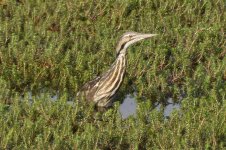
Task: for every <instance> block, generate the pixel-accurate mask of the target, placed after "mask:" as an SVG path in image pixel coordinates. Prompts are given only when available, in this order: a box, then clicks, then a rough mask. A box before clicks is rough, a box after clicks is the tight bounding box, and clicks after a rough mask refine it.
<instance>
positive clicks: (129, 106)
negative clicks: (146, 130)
mask: <svg viewBox="0 0 226 150" xmlns="http://www.w3.org/2000/svg"><path fill="white" fill-rule="evenodd" d="M28 98H29V102H30V104H31V105H32V103H33V100H32V93H31V92H29V93H28ZM22 99H23V98H22ZM50 99H51V101H54V102H55V101H57V100H58V99H59V95H58V94H56V95H53V96H50ZM167 103H168V104H167V105H166V106H164V107H163V110H164V112H163V115H164V117H165V118H167V117H169V116H170V114H171V113H172V111H173V110H175V109H176V110H179V109H180V104H179V103H174V102H173V99H172V98H168V99H167ZM67 104H69V105H74V104H75V103H74V102H73V101H67ZM161 107H162V104H156V107H155V109H157V110H158V111H160V110H161ZM136 108H137V102H136V95H135V94H128V95H126V97H125V99H124V100H123V103H122V104H120V106H119V111H120V113H121V117H122V119H126V118H128V117H130V116H134V117H136Z"/></svg>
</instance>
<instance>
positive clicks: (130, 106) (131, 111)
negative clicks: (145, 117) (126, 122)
mask: <svg viewBox="0 0 226 150" xmlns="http://www.w3.org/2000/svg"><path fill="white" fill-rule="evenodd" d="M167 102H168V105H166V106H165V107H164V114H163V115H164V117H165V118H167V117H169V116H170V114H171V112H172V111H173V110H174V109H176V110H179V109H180V104H178V103H173V99H172V98H168V100H167ZM136 107H137V103H136V99H135V97H134V96H132V95H131V94H128V95H127V96H126V98H125V99H124V101H123V103H122V104H121V105H120V107H119V110H120V113H121V115H122V118H123V119H125V118H128V117H129V116H132V115H136ZM160 108H161V104H158V105H157V106H156V108H155V109H157V110H158V111H160Z"/></svg>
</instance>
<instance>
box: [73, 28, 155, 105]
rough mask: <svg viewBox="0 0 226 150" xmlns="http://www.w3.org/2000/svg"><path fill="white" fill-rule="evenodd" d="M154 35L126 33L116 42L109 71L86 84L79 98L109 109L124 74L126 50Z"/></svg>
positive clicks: (79, 93)
mask: <svg viewBox="0 0 226 150" xmlns="http://www.w3.org/2000/svg"><path fill="white" fill-rule="evenodd" d="M155 35H156V34H143V33H136V32H126V33H125V34H123V35H122V37H121V38H120V40H119V41H118V45H117V47H116V53H117V58H116V60H115V62H114V63H113V64H112V65H111V67H110V69H109V70H108V71H107V72H105V73H103V74H102V75H101V76H98V77H96V78H95V79H94V80H91V81H89V82H87V83H86V84H85V85H84V86H83V87H82V88H81V89H80V91H79V92H78V94H77V96H78V97H79V98H81V97H83V98H84V99H86V100H87V101H93V102H94V103H95V105H96V106H98V107H105V108H106V107H109V106H111V105H112V103H113V96H114V95H115V94H116V92H117V91H118V89H119V87H120V85H121V83H122V81H123V77H124V74H125V69H126V53H127V48H128V47H129V46H130V45H132V44H134V43H136V42H138V41H141V40H143V39H147V38H150V37H153V36H155Z"/></svg>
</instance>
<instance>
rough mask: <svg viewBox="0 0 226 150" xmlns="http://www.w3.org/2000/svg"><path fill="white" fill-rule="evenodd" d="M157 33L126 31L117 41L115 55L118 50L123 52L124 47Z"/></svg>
mask: <svg viewBox="0 0 226 150" xmlns="http://www.w3.org/2000/svg"><path fill="white" fill-rule="evenodd" d="M156 35H157V34H144V33H137V32H126V33H124V34H123V35H122V36H121V38H120V40H119V41H118V44H117V47H116V52H117V55H118V54H119V53H120V52H122V51H123V52H125V51H126V49H127V48H128V47H129V46H130V45H132V44H134V43H136V42H138V41H141V40H144V39H147V38H151V37H153V36H156Z"/></svg>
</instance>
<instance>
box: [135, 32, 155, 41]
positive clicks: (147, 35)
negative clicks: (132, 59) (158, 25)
mask: <svg viewBox="0 0 226 150" xmlns="http://www.w3.org/2000/svg"><path fill="white" fill-rule="evenodd" d="M156 35H158V34H142V33H141V34H138V35H136V36H135V37H134V39H140V40H143V39H147V38H151V37H153V36H156Z"/></svg>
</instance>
